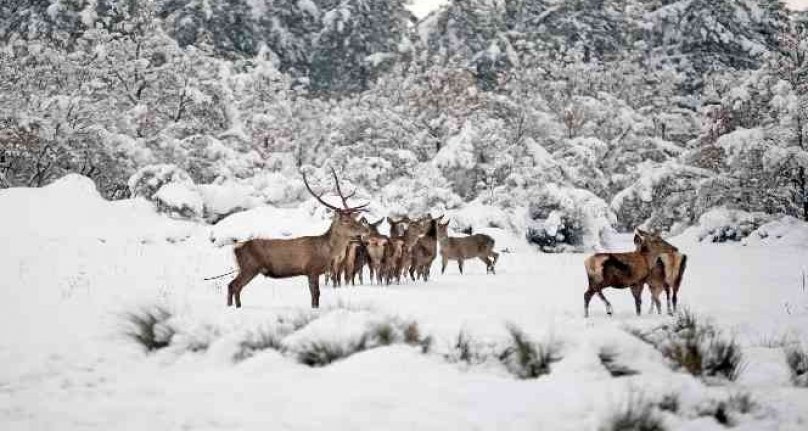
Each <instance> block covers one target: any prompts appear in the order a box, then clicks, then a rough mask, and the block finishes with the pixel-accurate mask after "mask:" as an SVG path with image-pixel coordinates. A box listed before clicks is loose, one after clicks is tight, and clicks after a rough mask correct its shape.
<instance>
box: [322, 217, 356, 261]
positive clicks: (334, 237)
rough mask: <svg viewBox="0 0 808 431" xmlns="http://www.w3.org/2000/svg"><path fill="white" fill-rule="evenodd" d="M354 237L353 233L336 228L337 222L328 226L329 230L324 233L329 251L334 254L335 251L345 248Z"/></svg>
mask: <svg viewBox="0 0 808 431" xmlns="http://www.w3.org/2000/svg"><path fill="white" fill-rule="evenodd" d="M352 237H353V236H352V235H346V234H344V233H342V232H340V230H339V229H337V228H336V223H333V224H331V227H330V228H328V231H327V232H326V233H325V234H324V235H323V238H324V239H325V243H326V244H327V245H328V253H329V254H332V255H333V254H334V253H335V252H339V251H342V250H345V248H346V247H347V246H348V243H349V242H350V241H351V238H352Z"/></svg>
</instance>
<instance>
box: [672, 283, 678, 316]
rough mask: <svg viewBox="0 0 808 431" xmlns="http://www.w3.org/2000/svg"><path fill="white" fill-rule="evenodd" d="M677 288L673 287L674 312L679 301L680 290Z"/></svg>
mask: <svg viewBox="0 0 808 431" xmlns="http://www.w3.org/2000/svg"><path fill="white" fill-rule="evenodd" d="M677 290H678V289H676V288H674V289H673V312H674V313H675V312H676V304H677V303H678V302H679V295H678V293H679V292H678V291H677Z"/></svg>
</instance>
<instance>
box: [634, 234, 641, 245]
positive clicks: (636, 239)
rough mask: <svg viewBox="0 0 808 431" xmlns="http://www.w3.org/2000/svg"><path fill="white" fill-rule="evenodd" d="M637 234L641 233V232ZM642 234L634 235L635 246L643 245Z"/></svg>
mask: <svg viewBox="0 0 808 431" xmlns="http://www.w3.org/2000/svg"><path fill="white" fill-rule="evenodd" d="M637 232H640V231H639V230H638V231H637ZM641 235H642V234H640V233H636V234H634V245H640V244H642V243H643V239H642V236H641Z"/></svg>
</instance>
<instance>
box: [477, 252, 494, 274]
mask: <svg viewBox="0 0 808 431" xmlns="http://www.w3.org/2000/svg"><path fill="white" fill-rule="evenodd" d="M478 258H479V259H480V260H481V261H483V263H484V264H485V273H486V274H489V273H490V272H491V260H490V259H488V256H478Z"/></svg>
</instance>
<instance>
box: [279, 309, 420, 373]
mask: <svg viewBox="0 0 808 431" xmlns="http://www.w3.org/2000/svg"><path fill="white" fill-rule="evenodd" d="M397 343H405V344H409V345H413V346H421V351H422V352H424V353H426V352H428V350H429V348H430V346H431V343H432V337H427V338H422V337H421V333H420V330H419V329H418V324H417V323H416V322H409V323H404V322H401V321H399V320H398V319H395V318H391V319H389V320H387V321H384V322H381V323H377V324H375V325H371V326H370V327H368V328H367V330H366V331H365V332H364V333H363V334H362V335H361V336H360V337H359V339H358V340H356V341H354V342H351V343H348V344H339V343H332V342H328V341H322V340H321V341H316V342H311V343H308V344H306V345H304V346H303V347H302V348H300V349H299V350H298V351H297V352H296V353H295V354H296V356H297V359H298V361H300V362H301V363H303V364H305V365H308V366H310V367H322V366H325V365H328V364H330V363H332V362H334V361H337V360H340V359H343V358H346V357H348V356H351V355H354V354H356V353H359V352H363V351H365V350H369V349H374V348H377V347H384V346H390V345H392V344H397Z"/></svg>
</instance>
